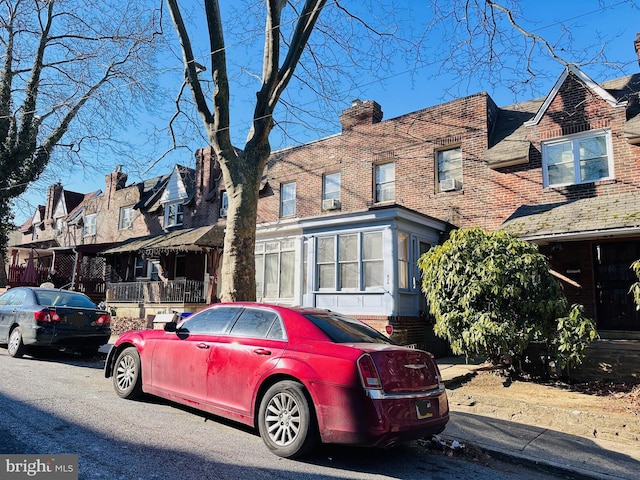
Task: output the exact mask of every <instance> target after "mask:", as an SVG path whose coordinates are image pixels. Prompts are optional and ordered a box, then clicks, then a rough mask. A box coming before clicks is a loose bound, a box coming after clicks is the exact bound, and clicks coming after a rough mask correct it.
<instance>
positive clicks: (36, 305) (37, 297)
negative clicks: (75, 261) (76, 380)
mask: <svg viewBox="0 0 640 480" xmlns="http://www.w3.org/2000/svg"><path fill="white" fill-rule="evenodd" d="M110 325H111V316H110V315H109V314H108V312H106V311H104V310H100V309H99V308H98V307H97V306H96V305H95V304H94V303H93V302H92V301H91V299H90V298H89V297H87V296H86V295H84V294H82V293H78V292H71V291H69V290H57V289H53V288H33V287H16V288H12V289H10V290H8V291H7V292H5V293H4V294H2V295H0V345H4V346H7V349H8V351H9V355H11V356H12V357H22V356H23V355H24V354H25V353H34V352H37V351H38V349H57V350H60V349H66V350H73V351H77V352H79V353H82V354H87V355H90V354H93V353H96V352H97V351H98V349H99V348H100V346H102V345H104V344H106V343H107V342H108V341H109V337H110V336H111V328H110Z"/></svg>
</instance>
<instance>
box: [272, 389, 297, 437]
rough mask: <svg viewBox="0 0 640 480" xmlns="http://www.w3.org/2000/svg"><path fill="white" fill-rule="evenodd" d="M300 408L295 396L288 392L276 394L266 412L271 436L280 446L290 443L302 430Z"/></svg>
mask: <svg viewBox="0 0 640 480" xmlns="http://www.w3.org/2000/svg"><path fill="white" fill-rule="evenodd" d="M301 421H302V418H301V417H300V408H299V406H298V403H297V402H296V400H295V398H294V397H293V396H291V395H289V394H288V393H286V392H281V393H278V394H277V395H274V396H273V397H272V398H271V400H269V404H268V405H267V409H266V412H265V423H266V426H267V432H268V434H269V438H270V439H271V440H272V441H273V443H275V444H276V445H279V446H286V445H290V444H291V443H293V442H294V441H295V439H296V438H297V436H298V433H299V432H300V423H301Z"/></svg>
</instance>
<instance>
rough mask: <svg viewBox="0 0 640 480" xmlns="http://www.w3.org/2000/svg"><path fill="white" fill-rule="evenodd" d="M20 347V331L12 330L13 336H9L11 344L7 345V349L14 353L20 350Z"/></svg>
mask: <svg viewBox="0 0 640 480" xmlns="http://www.w3.org/2000/svg"><path fill="white" fill-rule="evenodd" d="M19 347H20V332H17V331H15V330H14V331H13V332H11V336H10V337H9V345H8V346H7V350H9V353H10V354H11V355H13V354H14V353H16V352H17V351H18V348H19Z"/></svg>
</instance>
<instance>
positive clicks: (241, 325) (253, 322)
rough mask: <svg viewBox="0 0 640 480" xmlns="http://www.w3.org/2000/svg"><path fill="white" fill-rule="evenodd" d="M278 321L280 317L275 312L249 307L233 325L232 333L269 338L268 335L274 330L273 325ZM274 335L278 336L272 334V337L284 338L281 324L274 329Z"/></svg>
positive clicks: (238, 335) (241, 335)
mask: <svg viewBox="0 0 640 480" xmlns="http://www.w3.org/2000/svg"><path fill="white" fill-rule="evenodd" d="M276 322H278V323H279V322H280V319H279V318H278V315H277V314H276V313H275V312H270V311H268V310H259V309H252V308H247V309H245V310H244V311H243V312H242V315H240V318H238V320H237V321H236V323H235V324H234V325H233V328H232V329H231V335H235V336H237V337H253V338H267V335H269V333H270V331H271V330H272V325H273V324H274V323H276ZM278 330H279V331H280V336H279V337H277V335H278ZM274 335H276V336H275V337H271V336H270V338H279V339H282V338H283V337H282V327H281V326H280V327H279V328H278V327H277V328H276V329H274Z"/></svg>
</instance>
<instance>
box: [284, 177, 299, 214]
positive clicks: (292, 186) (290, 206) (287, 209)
mask: <svg viewBox="0 0 640 480" xmlns="http://www.w3.org/2000/svg"><path fill="white" fill-rule="evenodd" d="M295 214H296V182H291V183H283V184H282V186H281V188H280V216H281V217H292V216H293V215H295Z"/></svg>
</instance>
